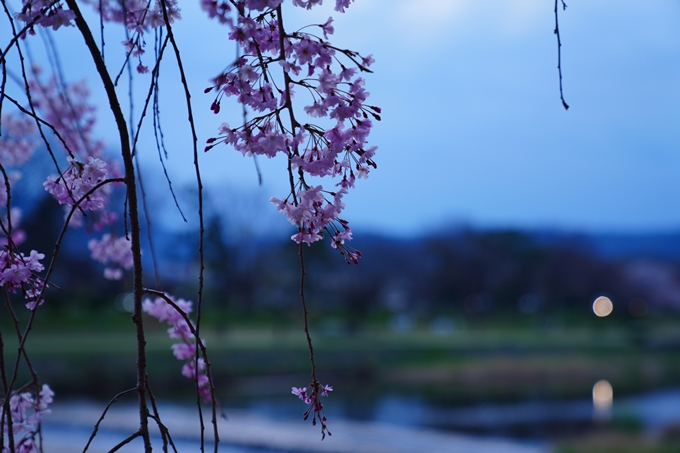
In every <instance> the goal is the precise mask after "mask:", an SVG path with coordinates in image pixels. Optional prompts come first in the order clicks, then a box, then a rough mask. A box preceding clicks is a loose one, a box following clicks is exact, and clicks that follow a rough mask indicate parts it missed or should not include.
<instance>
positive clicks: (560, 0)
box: [555, 0, 569, 110]
mask: <svg viewBox="0 0 680 453" xmlns="http://www.w3.org/2000/svg"><path fill="white" fill-rule="evenodd" d="M559 3H562V10H563V11H564V10H566V9H567V4H566V3H564V0H555V35H556V36H557V72H558V73H559V75H560V100H561V101H562V105H563V106H564V109H565V110H569V104H567V102H566V101H565V100H564V92H563V90H562V40H561V39H560V20H559V7H558V6H559Z"/></svg>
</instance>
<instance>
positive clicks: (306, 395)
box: [291, 382, 333, 437]
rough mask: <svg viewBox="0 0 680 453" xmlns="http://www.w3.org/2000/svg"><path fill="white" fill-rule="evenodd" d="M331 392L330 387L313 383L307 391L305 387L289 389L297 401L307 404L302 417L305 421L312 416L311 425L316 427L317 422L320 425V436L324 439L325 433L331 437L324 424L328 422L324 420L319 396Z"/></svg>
mask: <svg viewBox="0 0 680 453" xmlns="http://www.w3.org/2000/svg"><path fill="white" fill-rule="evenodd" d="M332 391H333V387H331V386H330V385H321V384H320V383H319V382H315V383H314V384H312V385H310V388H309V390H308V389H307V387H302V388H298V387H293V388H292V389H291V393H292V394H293V395H295V396H297V397H298V398H299V399H301V400H302V401H303V402H304V403H305V404H308V405H309V407H308V408H307V410H306V411H305V412H304V414H303V417H304V419H305V420H307V419H308V418H309V416H310V415H311V416H312V425H316V422H317V420H318V421H319V423H320V424H321V435H322V436H323V437H326V433H328V435H329V436H330V435H331V432H330V431H328V427H327V426H326V422H327V421H328V420H327V419H326V415H325V414H324V410H323V404H322V403H321V400H320V399H319V397H321V396H328V393H329V392H332Z"/></svg>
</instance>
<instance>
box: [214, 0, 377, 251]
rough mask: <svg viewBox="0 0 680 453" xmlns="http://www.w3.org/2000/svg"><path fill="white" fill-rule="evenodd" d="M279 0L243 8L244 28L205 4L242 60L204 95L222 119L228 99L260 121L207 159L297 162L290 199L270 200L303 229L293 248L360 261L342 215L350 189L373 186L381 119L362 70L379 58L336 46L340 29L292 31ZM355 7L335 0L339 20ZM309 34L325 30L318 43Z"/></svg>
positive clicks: (313, 1)
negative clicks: (227, 151) (319, 249)
mask: <svg viewBox="0 0 680 453" xmlns="http://www.w3.org/2000/svg"><path fill="white" fill-rule="evenodd" d="M281 3H282V1H281V0H268V1H267V0H249V1H242V2H236V4H237V8H236V11H237V15H238V17H237V20H236V23H234V21H233V20H231V19H230V18H229V16H228V15H229V13H230V12H231V11H232V9H231V8H230V6H229V4H228V3H227V2H219V1H203V2H201V5H202V6H203V9H204V10H206V12H207V13H208V15H209V16H210V17H216V18H218V19H219V21H220V22H222V23H224V24H227V25H228V26H229V27H230V28H231V31H230V33H229V38H230V39H232V40H235V41H236V42H237V43H238V45H239V46H240V48H241V49H243V51H244V55H243V56H241V57H239V58H238V59H237V60H236V61H235V62H234V63H233V64H232V65H231V66H230V67H229V68H228V69H227V70H226V71H224V72H223V73H222V74H220V75H219V76H217V77H215V78H214V79H213V85H212V86H210V87H209V88H207V89H206V90H205V91H206V92H212V91H214V92H215V93H216V95H215V100H214V102H213V104H212V106H211V109H212V110H213V112H214V113H219V111H220V102H221V100H222V98H223V97H224V96H234V97H236V99H237V101H238V102H239V103H241V104H242V105H243V106H244V108H247V109H250V110H251V111H252V112H256V116H254V117H253V118H251V119H250V120H248V121H245V123H244V124H243V125H241V126H239V127H231V126H230V125H229V124H228V123H223V124H222V125H221V126H220V127H219V129H218V132H219V134H220V135H219V136H217V137H212V138H209V139H208V140H207V146H206V148H205V150H206V151H208V150H210V149H212V148H213V147H215V146H217V145H219V144H222V143H224V144H228V145H231V146H232V147H233V148H234V149H236V150H237V151H239V152H241V153H242V154H243V155H246V156H250V155H263V156H266V157H270V158H271V157H275V156H276V155H278V154H283V155H285V156H286V157H287V159H288V162H289V167H288V168H289V179H290V186H291V188H290V192H289V194H288V196H287V197H285V198H284V199H283V200H282V199H279V198H275V197H272V199H271V201H272V203H274V204H276V206H277V208H278V210H279V211H281V212H282V213H284V215H286V217H287V218H288V220H289V221H290V222H291V223H292V224H294V225H295V226H297V228H298V233H297V234H294V235H293V236H292V237H291V239H293V240H294V241H295V242H297V243H302V242H305V243H307V244H311V243H312V242H316V241H318V240H320V239H322V238H323V236H324V234H325V233H326V234H328V235H329V236H330V237H331V245H332V246H333V247H334V248H336V249H338V250H339V251H340V252H341V253H342V254H343V255H344V256H345V259H346V260H347V262H348V263H356V262H357V259H358V258H359V257H360V256H361V255H360V253H358V252H357V251H356V250H354V249H351V248H348V247H346V246H345V241H346V240H349V239H351V237H352V234H351V229H350V228H349V224H348V223H347V221H345V220H343V219H341V218H340V217H339V216H340V214H341V212H342V210H343V209H344V207H345V205H344V203H343V201H342V199H343V196H344V195H345V194H346V193H347V190H348V189H350V188H353V187H354V184H355V181H356V179H357V178H366V177H367V176H368V174H369V172H370V170H371V168H376V164H375V162H374V161H373V157H374V155H375V151H376V147H374V146H371V147H369V146H367V138H368V134H369V133H370V131H371V128H372V127H373V123H372V119H375V120H380V108H379V107H375V106H372V105H368V104H366V99H367V98H368V94H369V93H368V92H367V91H366V90H365V89H364V80H363V79H362V78H360V77H356V74H357V71H365V72H370V71H369V69H368V68H369V66H370V65H371V64H372V63H373V58H372V57H371V56H367V57H362V56H361V55H359V54H358V53H357V52H354V51H351V50H345V49H340V48H338V47H336V46H334V45H333V44H331V43H330V42H329V41H328V35H331V34H332V33H333V32H334V28H333V24H332V22H333V20H332V18H329V19H328V20H327V21H326V22H325V23H324V24H317V25H314V26H308V27H304V28H303V29H300V30H298V31H294V32H290V33H288V32H286V31H285V30H284V29H283V28H282V27H283V20H282V17H281V14H282V12H281ZM349 3H350V1H349V0H346V1H343V0H337V1H336V11H340V12H343V11H344V9H345V8H346V7H347V6H348V5H349ZM293 4H294V5H295V6H300V7H304V8H307V9H310V8H312V7H313V6H314V5H317V4H321V0H310V1H303V0H294V1H293ZM310 27H315V28H317V27H318V29H320V32H321V33H320V34H322V35H323V37H322V36H319V35H317V34H314V33H312V32H310V31H307V30H308V29H310ZM296 90H299V91H300V92H301V93H303V94H305V95H306V96H307V98H308V100H309V102H308V105H306V106H304V108H303V109H302V111H303V112H304V114H306V115H307V120H309V121H307V122H303V120H302V117H303V115H304V114H303V113H302V112H301V111H299V110H296V109H294V107H293V101H292V99H293V95H294V94H295V91H296ZM314 118H330V120H331V123H332V126H329V127H322V126H320V125H317V124H313V123H312V122H311V121H312V120H313V119H314ZM323 177H328V178H331V179H334V180H335V187H336V188H335V189H333V190H327V189H324V188H323V186H321V185H319V184H316V183H313V182H312V179H318V178H323Z"/></svg>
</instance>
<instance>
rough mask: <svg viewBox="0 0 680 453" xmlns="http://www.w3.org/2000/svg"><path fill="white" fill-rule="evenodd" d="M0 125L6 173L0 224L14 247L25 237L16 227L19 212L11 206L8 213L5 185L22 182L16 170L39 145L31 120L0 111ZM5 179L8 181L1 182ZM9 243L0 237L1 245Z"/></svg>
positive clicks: (1, 186)
mask: <svg viewBox="0 0 680 453" xmlns="http://www.w3.org/2000/svg"><path fill="white" fill-rule="evenodd" d="M0 125H2V129H1V130H0V132H1V135H0V165H2V168H3V169H4V170H5V173H4V175H3V178H2V179H0V210H4V211H5V213H4V215H3V216H2V217H3V219H2V220H0V222H1V223H2V227H3V231H4V232H5V233H6V234H10V235H11V239H12V240H11V242H13V243H14V245H15V246H17V245H20V244H21V243H22V242H23V241H24V240H25V238H26V234H25V232H24V231H23V230H21V229H19V228H18V226H19V223H20V221H21V209H20V208H17V207H11V208H10V209H9V212H7V201H8V193H7V186H10V187H12V186H13V185H14V184H15V183H16V182H17V181H19V180H20V179H21V176H22V173H21V171H20V170H19V169H16V168H17V167H20V166H22V165H24V164H26V162H28V160H29V159H30V158H31V157H32V156H33V153H34V151H35V150H36V149H37V148H38V146H39V145H40V141H39V140H37V137H36V128H35V123H34V122H33V121H32V120H31V119H30V118H26V117H18V116H15V115H10V114H9V113H5V112H3V114H2V119H1V121H0ZM4 177H6V178H7V180H4ZM5 219H6V220H5ZM10 224H11V225H12V231H11V233H10V231H9V226H10ZM9 243H10V241H9V239H8V238H7V237H2V238H0V246H8V245H9Z"/></svg>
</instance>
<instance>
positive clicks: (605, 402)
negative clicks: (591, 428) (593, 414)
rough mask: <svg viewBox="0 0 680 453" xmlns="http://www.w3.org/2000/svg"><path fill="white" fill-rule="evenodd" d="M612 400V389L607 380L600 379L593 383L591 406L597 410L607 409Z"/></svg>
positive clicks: (610, 405)
mask: <svg viewBox="0 0 680 453" xmlns="http://www.w3.org/2000/svg"><path fill="white" fill-rule="evenodd" d="M613 402H614V389H613V388H612V385H611V384H610V383H609V381H607V380H605V379H602V380H599V381H597V382H596V383H595V385H593V406H595V409H596V410H598V411H602V412H604V411H608V410H609V409H610V408H611V407H612V403H613Z"/></svg>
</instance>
